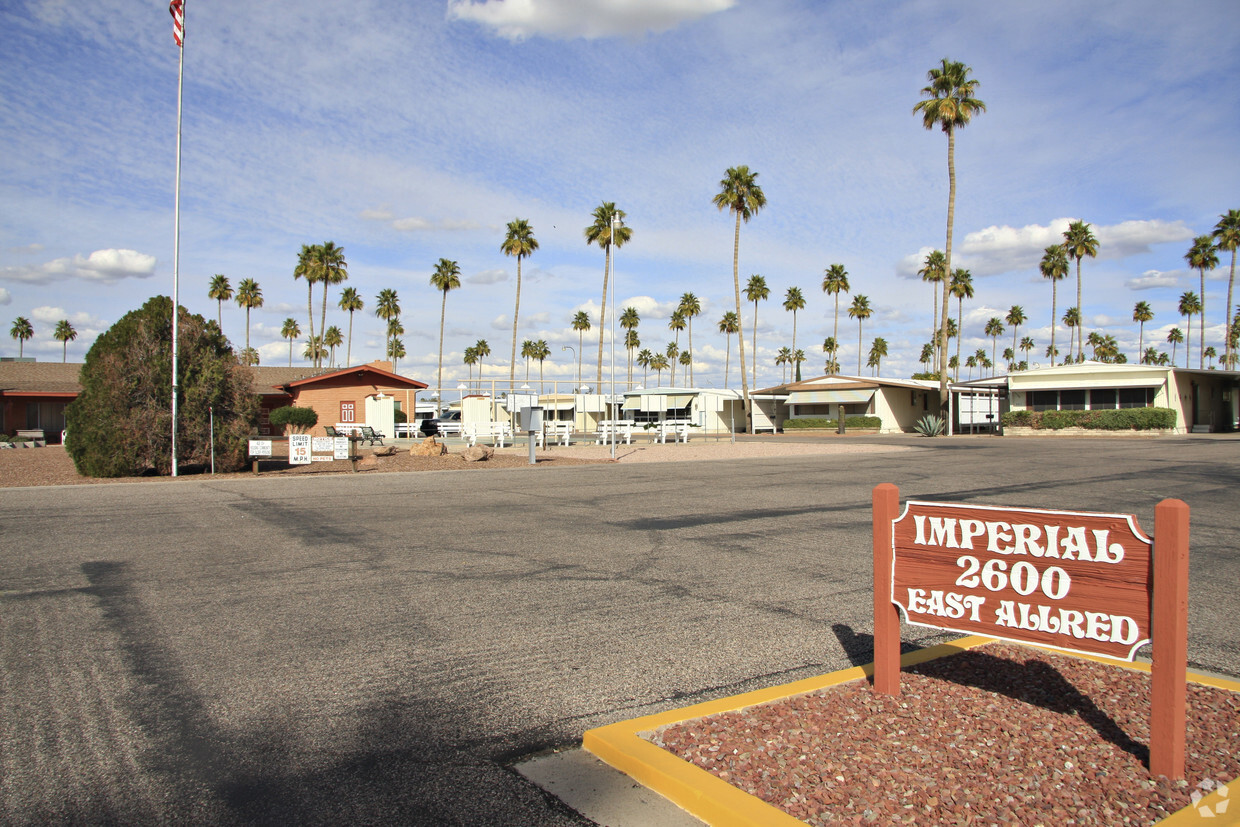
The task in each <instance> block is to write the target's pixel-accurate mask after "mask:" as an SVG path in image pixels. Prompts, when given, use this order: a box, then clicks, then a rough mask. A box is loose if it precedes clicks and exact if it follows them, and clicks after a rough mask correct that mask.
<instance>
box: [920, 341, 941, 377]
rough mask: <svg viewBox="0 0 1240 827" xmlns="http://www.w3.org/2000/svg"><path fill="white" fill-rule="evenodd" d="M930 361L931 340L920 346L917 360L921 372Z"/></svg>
mask: <svg viewBox="0 0 1240 827" xmlns="http://www.w3.org/2000/svg"><path fill="white" fill-rule="evenodd" d="M935 338H937V337H935ZM932 361H934V345H933V344H932V343H931V342H926V343H925V344H924V345H922V346H921V358H920V359H918V360H917V362H918V363H919V364H920V365H921V369H922V372H923V373H924V372H925V370H926V366H927V365H929V364H930V363H931V362H932Z"/></svg>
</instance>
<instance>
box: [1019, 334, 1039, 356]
mask: <svg viewBox="0 0 1240 827" xmlns="http://www.w3.org/2000/svg"><path fill="white" fill-rule="evenodd" d="M1035 347H1037V345H1036V344H1034V342H1033V337H1032V336H1021V337H1020V352H1021V353H1023V354H1025V358H1024V359H1022V360H1021V361H1023V362H1028V361H1029V353H1030V352H1031V351H1032V350H1033V349H1034V348H1035Z"/></svg>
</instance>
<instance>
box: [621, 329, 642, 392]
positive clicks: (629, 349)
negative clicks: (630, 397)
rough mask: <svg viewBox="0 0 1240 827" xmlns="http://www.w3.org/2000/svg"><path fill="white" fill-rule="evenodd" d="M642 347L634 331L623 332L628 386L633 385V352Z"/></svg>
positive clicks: (640, 340) (639, 338)
mask: <svg viewBox="0 0 1240 827" xmlns="http://www.w3.org/2000/svg"><path fill="white" fill-rule="evenodd" d="M641 346H642V339H641V337H640V336H638V335H637V331H636V330H626V331H624V349H625V351H626V356H627V360H628V379H627V380H626V381H627V382H628V383H629V384H630V385H632V384H633V351H635V350H637V349H638V348H639V347H641Z"/></svg>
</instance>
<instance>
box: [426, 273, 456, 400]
mask: <svg viewBox="0 0 1240 827" xmlns="http://www.w3.org/2000/svg"><path fill="white" fill-rule="evenodd" d="M460 286H461V266H460V265H459V264H457V263H456V262H455V261H449V260H448V259H446V258H441V259H439V263H438V264H436V265H435V272H433V273H431V287H434V288H435V289H436V290H439V291H440V292H442V293H443V298H442V299H441V300H440V302H439V372H438V374H436V378H435V386H436V387H439V388H442V387H443V320H444V317H445V316H446V315H447V312H448V292H449V291H450V290H455V289H456V288H458V287H460Z"/></svg>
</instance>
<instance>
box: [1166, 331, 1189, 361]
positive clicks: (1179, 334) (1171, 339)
mask: <svg viewBox="0 0 1240 827" xmlns="http://www.w3.org/2000/svg"><path fill="white" fill-rule="evenodd" d="M1183 341H1184V331H1183V330H1180V329H1179V328H1178V327H1173V328H1171V330H1170V331H1169V332H1168V333H1167V342H1168V343H1169V344H1170V345H1171V365H1172V367H1174V366H1175V348H1176V345H1179V344H1180V343H1182V342H1183ZM1187 361H1188V360H1187V359H1185V362H1187ZM1186 366H1187V365H1186Z"/></svg>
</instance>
